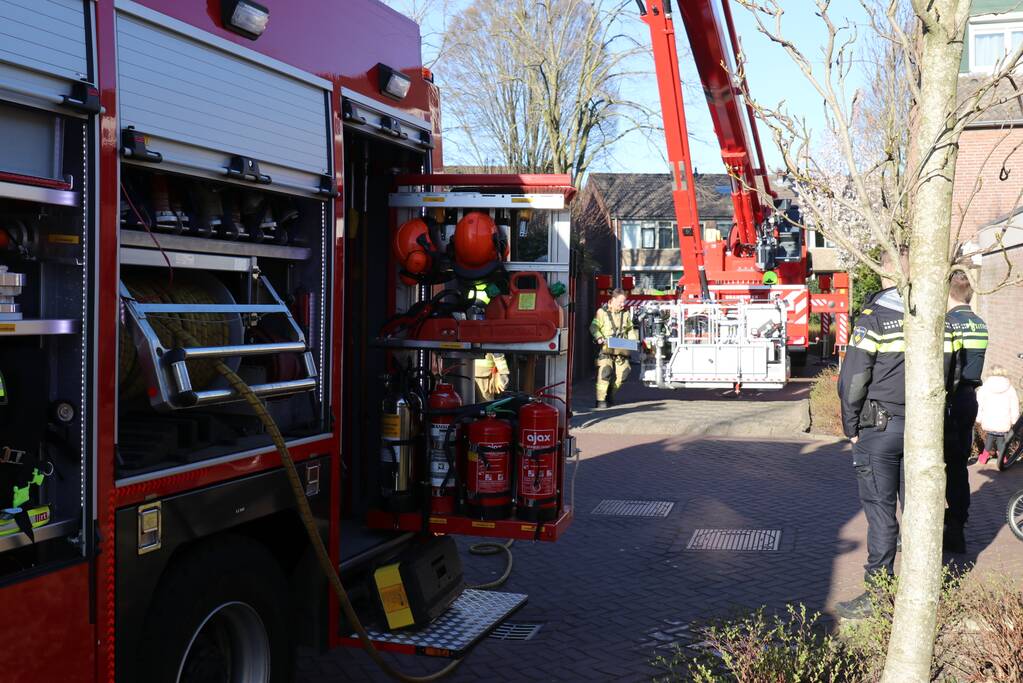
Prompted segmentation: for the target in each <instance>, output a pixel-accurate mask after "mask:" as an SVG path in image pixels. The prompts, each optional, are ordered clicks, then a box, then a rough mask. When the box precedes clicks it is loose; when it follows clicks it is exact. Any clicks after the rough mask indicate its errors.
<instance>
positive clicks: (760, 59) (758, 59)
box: [593, 0, 866, 173]
mask: <svg viewBox="0 0 1023 683" xmlns="http://www.w3.org/2000/svg"><path fill="white" fill-rule="evenodd" d="M781 4H782V7H783V8H784V9H785V15H784V18H783V27H784V33H785V35H786V37H789V38H791V39H792V40H793V41H794V42H795V43H796V45H797V46H798V47H799V49H800V50H802V51H803V52H804V54H806V55H807V56H809V57H810V58H811V59H813V60H815V61H816V63H817V64H818V65H819V64H820V63H821V59H820V47H821V45H822V44H823V43H824V41H825V39H826V38H827V34H826V31H825V29H824V25H823V23H822V22H821V19H820V18H819V17H818V16H816V15H815V14H814V11H813V10H814V4H815V3H814V2H812V0H782V3H781ZM732 15H733V17H734V18H735V22H736V30H737V32H738V34H739V38H740V41H741V42H742V46H743V50H744V52H745V53H746V56H747V62H748V63H747V80H748V82H749V88H750V91H751V92H752V93H753V96H754V98H756V99H757V100H760V101H761V102H763V103H765V104H768V105H775V104H777V103H778V102H779V101H780V100H785V101H786V102H787V103H788V105H789V106H790V109H792V110H793V111H798V112H799V113H800V114H802V115H805V116H806V117H807V121H808V124H809V126H810V128H811V129H812V130H814V131H815V132H817V131H821V130H822V129H823V128H824V113H823V105H822V103H821V100H820V97H818V96H817V94H816V91H815V90H814V89H813V87H812V86H811V85H810V84H809V82H808V81H807V80H806V79H805V78H804V76H803V74H802V73H801V72H800V71H799V69H798V68H797V67H796V66H795V65H794V64H793V63H792V60H791V59H789V57H788V56H787V55H786V54H785V52H784V51H783V50H782V49H781V48H780V47H779V46H777V45H775V44H774V43H772V42H771V41H770V40H768V39H767V38H766V37H765V36H763V35H762V34H760V33H759V31H758V30H757V28H756V23H755V21H754V19H753V17H752V16H751V15H750V14H749V13H748V12H747V11H746V10H744V9H743V8H741V7H739V6H738V5H737V4H736V3H734V2H733V3H732ZM832 17H833V20H834V21H836V22H838V21H844V20H849V21H852V22H855V23H860V24H861V23H862V22H864V21H865V20H866V17H865V14H864V13H863V10H862V8H861V7H860V3H859V1H858V0H835V2H833V4H832ZM676 22H677V23H676V26H675V30H676V33H677V34H678V39H679V52H680V54H681V55H682V57H681V68H680V72H681V74H682V80H683V82H684V83H686V84H687V87H686V89H685V91H684V95H685V104H686V118H687V123H688V126H689V134H690V148H691V153H692V155H693V166H694V167H695V168H696V169H698V170H699V171H701V172H704V173H719V172H723V171H724V166H723V165H722V163H721V154H720V150H719V148H718V144H717V139H716V138H715V136H714V129H713V126H712V124H711V120H710V114H709V113H708V111H707V106H706V104H705V102H704V100H703V93H702V92H700V91H699V90H698V87H699V79H698V77H697V74H696V67H695V66H694V64H693V62H692V59H691V58H690V57H689V56H688V41H687V38H686V34H685V30H684V27H683V26H682V25H681V20H680V19H678V15H677V14H676ZM636 23H637V25H638V26H637V33H636V34H634V35H636V36H637V37H638V38H641V39H642V41H643V43H642V44H644V45H646V44H649V41H650V37H649V32H648V31H647V28H646V26H645V25H644V24H642V23H641V22H639V20H638V19H637V20H636ZM860 34H861V35H865V34H866V32H865V31H864V30H861V31H860ZM643 59H644V60H645V66H643V67H642V68H643V70H645V71H648V72H650V76H649V77H648V78H647V79H637V81H636V82H635V83H634V85H633V88H632V89H631V90H630V92H629V93H628V94H629V96H630V97H635V98H637V99H639V100H640V101H644V102H646V103H647V104H649V105H652V106H654V107H655V108H656V110H657V111H658V112H659V107H658V104H657V95H656V90H655V87H656V86H655V82H654V79H653V73H652V72H653V68H654V66H653V58H652V56H646V55H644V57H643ZM859 82H860V79H858V78H855V77H853V78H850V85H851V86H852V87H856V86H857V85H859ZM850 94H851V93H850ZM760 134H761V139H762V141H763V145H764V154H765V156H766V157H767V163H768V166H769V167H771V168H775V167H778V166H780V165H781V161H780V159H781V158H780V154H779V152H778V151H777V149H776V148H775V147H774V144H773V142H772V141H771V139H770V135H769V132H768V131H767V130H766V129H765V128H764V126H762V125H761V126H760ZM663 148H664V141H663V140H662V139H659V138H656V139H653V140H651V141H648V140H647V139H646V138H645V137H644V136H643V135H640V134H635V135H633V136H631V137H630V138H627V139H626V140H624V141H623V142H622V144H620V145H619V147H618V149H617V150H615V152H614V154H613V155H612V157H611V158H610V159H608V160H607V161H606V162H604V163H602V164H600V168H594V169H593V170H599V171H631V172H640V173H660V172H664V171H665V170H666V168H665V162H664V152H663Z"/></svg>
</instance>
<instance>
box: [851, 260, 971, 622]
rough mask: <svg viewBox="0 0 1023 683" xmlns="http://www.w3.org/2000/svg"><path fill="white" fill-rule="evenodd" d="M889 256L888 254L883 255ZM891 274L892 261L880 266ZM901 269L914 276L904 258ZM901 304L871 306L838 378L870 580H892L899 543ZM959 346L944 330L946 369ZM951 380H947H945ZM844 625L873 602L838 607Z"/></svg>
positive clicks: (884, 301)
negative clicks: (864, 528)
mask: <svg viewBox="0 0 1023 683" xmlns="http://www.w3.org/2000/svg"><path fill="white" fill-rule="evenodd" d="M886 256H887V253H886ZM882 263H883V264H884V266H885V268H886V269H890V265H889V263H890V261H889V259H887V258H885V259H884V260H883V262H882ZM902 267H903V269H904V270H905V272H908V271H909V262H908V258H907V257H906V254H905V253H904V254H903V259H902ZM904 310H905V307H904V304H903V301H902V296H901V295H900V294H899V292H898V290H896V289H895V288H894V287H889V288H888V289H883V290H881V291H880V292H878V293H877V294H876V295H875V296H874V297H873V298H872V299H871V300H870V302H869V303H868V304H867V305H866V307H865V308H864V309H863V311H862V312H861V313H860V316H859V317H858V318H857V319H856V322H855V324H854V326H853V329H852V334H851V337H850V340H849V345H848V346H847V348H846V355H845V359H844V360H843V362H842V369H841V372H840V373H839V379H838V392H839V398H840V400H841V406H842V429H843V432H844V433H845V435H846V436H847V437H848V438H849V440H850V441H851V442H852V444H853V467H854V468H855V470H856V479H857V482H858V485H859V494H860V502H861V503H862V505H863V511H864V513H865V514H866V517H867V564H866V565H865V567H864V568H865V570H866V580H867V582H868V583H869V582H870V581H871V580H872V579H874V578H875V577H876V575H878V574H887V575H889V576H890V575H893V574H894V571H895V570H894V567H895V553H896V548H897V544H898V539H899V522H898V518H897V516H896V510H897V507H898V501H899V492H900V489H901V488H902V483H903V482H902V456H903V437H904V434H905V428H906V423H905V416H906V373H905V358H906V353H905V352H906V339H905V335H904V333H903V316H904ZM953 344H954V340H953V337H952V332H951V327H950V325H948V323H947V322H946V329H945V350H946V354H945V356H946V364H948V365H950V364H951V352H952V347H953ZM946 375H947V372H946ZM836 611H837V612H838V614H839V615H840V616H843V617H846V618H862V617H865V616H867V615H869V614H870V611H871V604H870V595H869V593H868V592H867V591H864V592H863V593H862V594H861V595H859V596H857V597H856V598H853V599H852V600H850V601H848V602H842V603H839V604H838V605H836Z"/></svg>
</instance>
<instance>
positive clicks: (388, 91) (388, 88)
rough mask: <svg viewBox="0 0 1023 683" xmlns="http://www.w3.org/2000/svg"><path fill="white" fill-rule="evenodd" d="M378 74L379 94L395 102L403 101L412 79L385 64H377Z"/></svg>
mask: <svg viewBox="0 0 1023 683" xmlns="http://www.w3.org/2000/svg"><path fill="white" fill-rule="evenodd" d="M377 71H378V72H379V73H380V92H382V93H383V94H385V95H389V96H391V97H393V98H395V99H396V100H403V99H405V96H406V95H408V89H409V88H410V87H411V86H412V79H411V78H409V77H408V76H406V75H405V74H403V73H401V72H400V71H398V70H397V69H392V68H391V67H389V66H387V65H386V64H377Z"/></svg>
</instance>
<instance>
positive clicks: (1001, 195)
mask: <svg viewBox="0 0 1023 683" xmlns="http://www.w3.org/2000/svg"><path fill="white" fill-rule="evenodd" d="M1020 144H1023V128H1011V129H1004V130H1003V129H997V128H978V129H970V130H966V131H964V132H963V135H962V137H961V138H960V140H959V160H958V162H957V163H956V177H955V184H954V187H953V192H952V238H953V240H954V239H955V231H956V227H957V226H958V225H959V220H960V218H961V217H962V216H963V214H964V213H966V220H965V221H963V230H962V233H961V234H960V237H959V241H960V242H964V241H966V240H969V239H970V238H972V237H973V236H974V235H975V234H976V232H977V229H978V228H981V227H983V226H985V225H987V224H989V223H991V222H993V221H995V220H997V219H999V218H1002V217H1004V216H1005V215H1006V214H1008V213H1009V212H1011V211H1012V210H1013V209H1014V208H1015V204H1016V200H1017V197H1018V196H1019V195H1020V192H1021V191H1023V148H1021V149H1020V150H1018V151H1016V153H1015V154H1011V153H1012V151H1013V149H1014V148H1015V147H1016V146H1017V145H1020ZM1010 154H1011V156H1010ZM1007 157H1009V158H1008V160H1006V158H1007ZM1003 162H1004V163H1005V168H1006V170H1008V171H1009V177H1008V178H1007V179H1006V180H1004V181H1003V180H1000V179H999V173H1000V171H1001V168H1002V164H1003ZM978 177H979V178H980V180H981V181H982V182H981V185H980V190H979V191H978V192H977V194H976V196H975V197H974V198H973V200H972V202H970V196H971V195H972V194H973V192H974V188H975V187H976V185H975V183H976V181H977V179H978ZM968 203H969V207H968V208H967V204H968Z"/></svg>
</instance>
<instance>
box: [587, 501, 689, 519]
mask: <svg viewBox="0 0 1023 683" xmlns="http://www.w3.org/2000/svg"><path fill="white" fill-rule="evenodd" d="M674 506H675V503H672V502H670V501H667V500H602V501H600V504H599V505H597V507H595V508H593V512H591V513H590V514H592V515H613V516H615V517H667V516H668V513H669V512H671V508H673V507H674Z"/></svg>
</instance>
